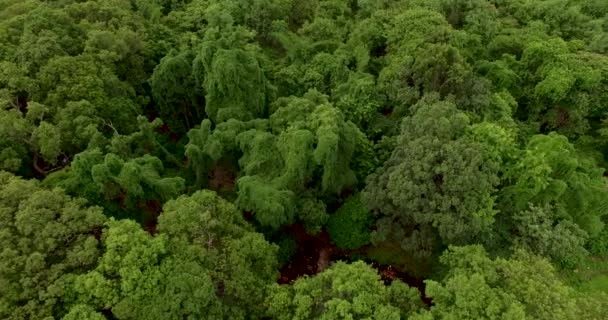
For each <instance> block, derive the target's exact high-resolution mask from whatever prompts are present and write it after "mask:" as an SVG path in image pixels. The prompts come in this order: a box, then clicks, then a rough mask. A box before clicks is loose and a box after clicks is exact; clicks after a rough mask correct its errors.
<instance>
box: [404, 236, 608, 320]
mask: <svg viewBox="0 0 608 320" xmlns="http://www.w3.org/2000/svg"><path fill="white" fill-rule="evenodd" d="M441 262H442V263H443V264H445V265H446V266H447V267H449V271H448V274H447V275H446V277H445V278H444V279H443V280H442V281H441V282H437V281H433V280H427V281H426V292H427V295H428V296H429V297H431V298H432V299H433V307H431V308H430V310H428V311H423V312H421V313H419V314H417V315H415V316H413V317H412V319H416V320H418V319H420V320H422V319H425V320H426V319H452V318H454V319H456V318H457V319H528V318H529V319H580V318H581V317H583V318H585V319H601V318H602V317H603V314H604V313H603V312H605V311H603V312H602V308H604V310H605V308H606V307H607V305H606V303H605V302H602V301H601V298H598V299H595V301H594V302H595V303H597V304H598V305H599V306H600V308H586V307H585V305H586V303H582V304H581V302H583V301H581V300H580V298H579V296H578V295H577V293H576V292H575V291H574V290H573V289H572V288H570V287H568V286H566V285H564V284H563V283H562V282H561V281H560V279H559V278H558V276H557V275H556V273H555V270H554V269H553V267H552V266H551V264H550V263H549V262H548V261H547V260H544V259H542V258H539V257H536V256H534V255H530V254H528V253H526V252H524V251H519V252H517V253H516V254H515V255H514V256H513V257H512V258H510V259H503V258H496V259H492V258H490V257H488V255H487V253H486V252H485V250H484V249H483V248H482V247H481V246H477V245H476V246H469V247H450V249H449V250H448V251H446V252H445V253H444V254H443V255H442V257H441ZM586 299H592V298H591V297H587V298H586Z"/></svg>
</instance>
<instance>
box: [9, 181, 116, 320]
mask: <svg viewBox="0 0 608 320" xmlns="http://www.w3.org/2000/svg"><path fill="white" fill-rule="evenodd" d="M0 220H1V221H2V224H1V226H0V234H1V236H0V247H1V248H2V249H1V250H0V257H1V258H0V306H1V307H0V316H1V317H2V318H3V319H46V318H52V317H54V316H56V315H61V314H62V313H64V309H63V308H64V307H63V303H64V301H65V300H66V299H67V298H66V295H65V290H66V287H68V286H69V285H70V283H72V282H73V280H74V277H75V276H76V275H78V274H81V273H83V272H86V271H87V270H90V269H92V268H94V267H95V265H96V262H97V257H98V256H99V255H100V254H101V252H100V250H99V248H98V237H99V232H100V228H101V226H102V225H103V223H104V221H105V217H104V215H103V213H102V209H101V208H99V207H91V208H87V207H85V201H84V200H82V199H75V198H71V197H69V196H67V195H66V194H65V193H63V191H61V190H59V189H53V190H47V189H43V188H41V187H40V184H39V183H38V182H36V181H35V180H23V179H21V178H18V177H15V176H13V175H11V174H9V173H6V172H0Z"/></svg>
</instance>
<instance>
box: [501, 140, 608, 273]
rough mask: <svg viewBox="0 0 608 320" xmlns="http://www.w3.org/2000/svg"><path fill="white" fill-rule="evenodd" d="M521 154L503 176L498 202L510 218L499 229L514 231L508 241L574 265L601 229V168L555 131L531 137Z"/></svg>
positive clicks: (604, 191) (602, 210) (602, 195)
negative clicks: (524, 245) (587, 239)
mask: <svg viewBox="0 0 608 320" xmlns="http://www.w3.org/2000/svg"><path fill="white" fill-rule="evenodd" d="M522 153H523V154H522V155H521V156H519V161H517V162H515V163H514V164H513V165H512V166H510V167H509V169H508V170H507V173H506V175H505V180H506V182H507V185H506V186H505V187H504V188H503V189H502V190H501V197H500V201H499V204H500V208H501V213H502V214H504V215H506V216H507V219H512V220H511V222H509V220H507V221H503V223H502V225H501V226H500V227H502V228H509V227H511V228H513V229H514V230H517V231H516V233H517V236H515V237H513V238H512V241H515V242H517V243H519V244H528V245H526V246H529V248H531V249H533V252H534V253H537V254H544V255H545V254H546V255H548V256H551V257H553V258H556V259H557V260H558V261H560V262H562V263H565V264H566V265H572V264H573V261H572V259H574V260H576V259H577V258H576V257H580V256H581V255H584V253H585V250H584V249H583V248H582V246H583V245H584V243H585V242H586V238H587V237H588V236H589V235H590V236H592V237H593V236H595V235H597V234H599V232H601V230H602V229H603V228H604V224H603V222H602V220H601V219H602V217H604V216H606V214H607V212H606V210H607V209H606V208H607V206H606V203H605V199H606V197H605V194H606V192H607V191H606V189H605V181H604V179H603V178H602V172H603V171H604V170H603V169H601V168H597V167H596V164H595V163H594V162H593V160H592V159H590V158H587V157H586V156H585V155H582V154H579V153H578V152H577V150H576V149H575V147H574V146H573V145H572V144H570V143H569V142H568V139H567V138H566V137H564V136H562V135H559V134H556V133H551V134H549V135H535V136H533V137H532V138H531V139H530V141H529V142H528V144H527V146H526V149H525V150H524V151H523V152H522ZM569 260H570V261H569Z"/></svg>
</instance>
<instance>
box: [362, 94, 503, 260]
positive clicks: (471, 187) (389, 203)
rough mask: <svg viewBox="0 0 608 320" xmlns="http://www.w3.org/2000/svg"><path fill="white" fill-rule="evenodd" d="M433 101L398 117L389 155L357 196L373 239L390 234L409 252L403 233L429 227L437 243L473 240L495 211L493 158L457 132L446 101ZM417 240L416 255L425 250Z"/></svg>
mask: <svg viewBox="0 0 608 320" xmlns="http://www.w3.org/2000/svg"><path fill="white" fill-rule="evenodd" d="M433 99H434V98H432V97H427V99H425V100H423V101H421V102H420V103H418V104H417V106H416V107H415V113H414V115H413V116H410V117H406V118H405V119H404V120H403V122H402V125H401V134H400V135H399V137H398V138H397V146H396V148H395V149H394V151H393V152H392V155H391V157H390V158H389V159H388V160H387V161H386V162H385V163H384V165H383V166H382V167H381V168H379V169H378V170H377V171H376V172H375V173H374V174H372V175H371V176H369V177H368V180H367V186H366V187H365V189H364V191H363V193H362V196H363V199H364V200H365V202H366V203H367V205H368V206H369V208H370V209H371V210H373V211H374V212H375V213H376V215H377V216H378V218H379V220H378V222H377V225H378V230H377V231H376V232H375V233H374V234H375V236H374V237H373V239H375V240H376V241H382V240H385V239H389V238H392V239H394V240H396V241H399V242H400V243H401V246H402V247H403V248H404V249H406V250H414V249H416V248H415V247H412V243H411V241H408V238H410V240H413V239H414V238H420V237H421V236H422V237H425V235H424V234H425V233H426V234H427V235H426V236H428V230H429V227H431V226H432V229H434V230H436V232H437V234H438V235H439V237H440V238H441V240H442V241H443V243H467V242H470V241H473V240H474V239H475V238H476V237H478V236H479V235H480V234H481V233H483V232H484V231H487V230H489V228H490V227H491V226H492V223H493V221H494V215H495V213H496V210H495V209H494V196H493V194H492V193H493V190H494V186H495V185H497V183H498V177H497V169H498V168H497V163H496V162H495V161H493V160H492V159H488V158H486V157H484V156H483V154H482V151H483V146H482V145H481V144H480V143H478V142H476V141H474V140H472V139H471V138H470V137H468V136H467V135H466V134H465V133H466V130H467V128H469V126H470V124H469V123H470V121H469V118H468V117H467V116H466V115H465V114H464V113H462V112H460V111H458V109H456V107H455V106H454V104H453V103H451V102H447V101H433ZM421 226H422V227H421ZM418 241H420V239H419V240H416V242H418ZM416 242H414V243H416ZM425 242H426V243H427V244H425V245H424V246H425V248H424V250H421V252H419V253H420V254H424V253H425V252H426V254H428V249H429V248H428V241H423V243H425Z"/></svg>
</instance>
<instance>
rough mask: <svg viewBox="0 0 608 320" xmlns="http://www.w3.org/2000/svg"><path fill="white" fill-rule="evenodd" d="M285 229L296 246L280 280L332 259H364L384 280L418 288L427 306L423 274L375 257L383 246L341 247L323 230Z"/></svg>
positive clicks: (319, 268) (382, 251)
mask: <svg viewBox="0 0 608 320" xmlns="http://www.w3.org/2000/svg"><path fill="white" fill-rule="evenodd" d="M284 233H287V234H290V235H292V236H294V237H295V241H296V244H297V250H296V252H295V254H294V255H293V256H292V258H291V260H290V262H289V263H288V264H287V265H285V266H284V267H283V268H282V269H281V270H280V271H281V277H280V279H279V281H278V282H279V284H288V283H292V282H294V281H295V280H296V279H298V278H299V277H302V276H306V275H314V274H317V273H319V272H322V271H323V270H325V269H326V268H327V267H329V266H330V265H331V263H332V262H336V261H353V260H364V261H366V262H368V263H369V264H370V265H371V266H372V267H374V268H375V269H376V270H378V274H379V275H380V277H381V278H382V280H383V281H384V282H385V283H386V284H389V283H391V282H392V281H393V280H395V279H399V280H401V281H403V282H404V283H406V284H408V285H409V286H410V287H414V288H416V289H418V290H419V291H420V296H421V298H422V300H423V301H424V303H426V304H427V305H429V306H430V305H431V304H432V301H431V299H429V298H427V297H426V296H425V293H424V282H423V280H424V279H423V278H422V277H416V276H414V275H412V274H411V273H408V272H406V271H405V270H404V269H405V266H404V265H400V264H399V263H397V264H396V265H395V264H391V263H390V258H388V259H384V260H383V259H378V258H379V257H380V256H384V257H386V255H384V254H385V253H386V252H385V249H386V248H383V247H373V246H367V247H363V248H361V249H357V250H345V249H341V248H338V247H337V246H336V245H335V244H334V243H333V242H332V241H331V239H330V237H329V234H328V233H327V231H326V230H323V231H321V232H320V233H319V234H318V235H310V234H308V233H307V232H306V230H305V229H304V227H303V226H302V225H299V224H296V225H292V226H289V227H287V228H286V229H285V230H284Z"/></svg>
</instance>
